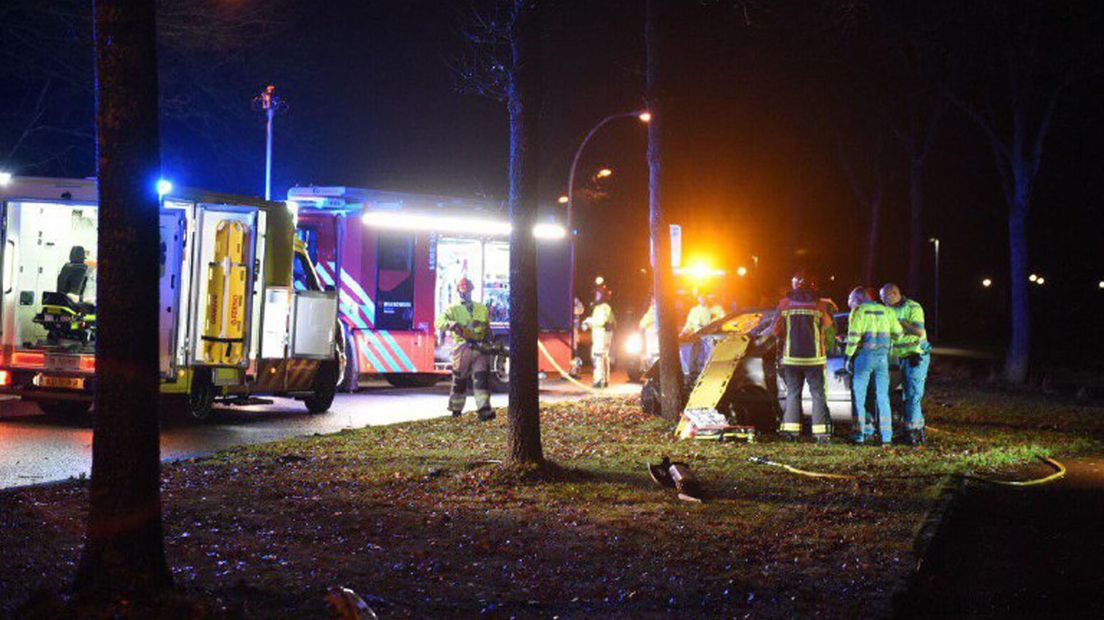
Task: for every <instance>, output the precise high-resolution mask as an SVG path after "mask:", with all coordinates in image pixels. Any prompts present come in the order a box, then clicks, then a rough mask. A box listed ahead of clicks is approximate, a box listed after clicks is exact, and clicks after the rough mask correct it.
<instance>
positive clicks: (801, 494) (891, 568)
mask: <svg viewBox="0 0 1104 620" xmlns="http://www.w3.org/2000/svg"><path fill="white" fill-rule="evenodd" d="M928 404H929V407H928V409H929V411H930V415H929V420H930V421H931V424H932V426H934V427H935V428H937V429H939V431H942V432H936V431H933V432H932V433H930V435H929V439H930V440H931V442H932V443H931V445H930V446H929V447H928V448H927V449H924V450H912V449H908V448H896V449H894V450H892V451H888V452H886V451H882V450H881V449H877V448H870V447H852V446H848V445H843V444H837V445H832V446H828V447H816V446H813V445H811V444H796V445H795V444H786V443H781V442H775V441H772V440H771V438H769V437H766V438H764V440H763V441H762V442H760V443H756V444H752V445H742V444H714V443H710V442H686V441H677V440H675V439H674V438H673V437H672V435H671V432H670V428H669V426H668V425H667V424H666V423H664V422H662V421H660V420H656V419H654V418H650V417H648V416H646V415H645V414H643V412H641V411H640V408H639V407H638V405H637V404H636V403H635V402H634V401H630V400H610V399H606V400H588V401H583V402H577V403H567V404H558V405H550V406H547V407H545V409H544V410H543V412H542V419H543V434H544V447H545V454H546V456H547V458H548V459H549V461H550V462H551V463H553V466H552V467H550V468H547V469H543V470H539V471H517V470H513V469H508V468H504V467H501V466H500V465H498V464H496V463H494V462H492V461H493V460H494V459H499V458H502V455H503V454H505V437H504V432H503V426H504V425H505V421H504V420H503V419H502V418H503V417H504V416H501V415H500V416H499V419H498V420H497V421H495V422H492V423H488V424H480V423H477V422H475V421H474V419H473V417H471V416H465V417H464V418H462V419H459V420H456V419H450V418H446V419H437V420H429V421H423V422H414V423H408V424H401V425H395V426H389V427H373V428H367V429H363V430H357V431H345V432H342V433H338V434H336V435H331V436H326V437H312V438H303V439H295V440H288V441H281V442H276V443H271V444H264V445H259V446H251V447H243V448H239V449H235V450H230V451H227V452H221V453H218V454H214V455H211V456H208V457H204V458H200V459H195V460H193V461H190V462H183V463H175V464H170V465H167V466H166V467H165V476H164V478H165V480H164V500H165V521H166V546H167V548H168V553H169V558H170V562H171V564H172V566H173V571H174V573H175V576H176V581H177V583H178V584H179V585H180V586H181V588H182V589H183V590H184V591H185V592H190V593H193V594H194V596H195V597H197V598H199V599H201V600H204V601H207V603H208V604H209V609H211V610H214V611H213V612H212V613H213V614H214V615H216V616H217V615H226V616H250V617H252V616H256V617H319V616H325V614H326V607H325V603H324V601H323V597H324V593H325V589H326V588H327V587H328V586H331V585H336V584H341V585H345V586H347V587H350V588H352V589H354V590H356V591H357V592H358V593H360V594H361V595H362V596H364V597H365V598H367V599H369V600H370V602H371V603H372V604H373V606H374V607H376V608H377V611H380V612H382V613H383V614H386V615H388V616H405V617H426V616H470V615H474V614H478V613H484V614H490V615H494V616H501V617H510V616H515V615H517V616H536V617H545V616H554V615H560V616H567V617H579V616H603V617H626V618H627V617H639V616H642V615H643V616H658V615H669V614H675V615H685V616H694V615H710V616H716V615H728V616H731V615H736V614H739V615H744V614H747V613H750V614H752V615H755V616H771V617H792V616H795V615H798V616H808V615H824V614H828V615H833V616H834V615H860V614H861V615H863V616H871V615H872V616H886V615H888V614H889V613H890V600H889V599H890V596H891V595H892V593H893V591H894V589H895V588H896V587H897V586H898V585H899V583H900V580H901V579H902V578H903V577H904V576H905V575H906V574H907V573H908V571H909V570H910V569H911V567H912V566H914V565H915V560H916V558H915V557H913V555H912V553H913V552H912V546H911V545H912V537H913V533H914V531H915V529H916V527H917V525H918V524H919V523H920V521H921V519H922V518H923V515H924V514H925V512H926V511H927V509H928V508H929V507H930V506H931V505H932V502H933V501H934V493H935V489H936V487H937V486H938V484H939V483H940V482H941V480H942V479H943V478H941V476H944V475H947V474H961V473H965V472H967V471H971V472H975V473H980V474H990V475H1000V476H1009V477H1014V476H1018V475H1031V474H1032V473H1033V472H1034V471H1035V467H1036V466H1035V465H1033V463H1034V462H1035V461H1036V459H1037V458H1038V457H1039V456H1044V455H1053V456H1057V457H1059V458H1061V457H1063V456H1072V455H1079V454H1090V453H1099V452H1101V451H1102V450H1101V443H1100V437H1101V432H1102V431H1104V424H1102V423H1101V419H1100V416H1099V415H1098V413H1097V412H1096V411H1094V410H1091V409H1087V408H1080V407H1076V406H1072V405H1060V406H1055V405H1054V404H1053V403H1051V404H1047V403H1046V401H1043V400H1040V399H1039V398H1037V397H1035V396H1032V395H1028V394H1019V393H996V392H987V391H979V390H965V389H957V388H949V387H945V386H939V385H935V386H932V390H931V395H930V398H929V402H928ZM846 430H847V429H838V432H839V433H840V434H845V432H846ZM663 455H669V456H671V457H672V458H673V459H677V460H684V461H687V462H689V463H690V464H691V466H692V467H693V468H694V470H695V471H696V473H697V474H698V476H699V478H700V479H701V481H702V484H703V487H704V489H705V493H706V497H707V502H706V503H705V504H701V505H691V504H686V503H683V502H680V501H678V500H677V499H676V498H675V495H674V493H672V492H669V491H667V490H665V489H661V488H659V487H656V486H655V485H654V484H653V483H652V482H651V481H650V479H649V478H648V475H647V472H646V470H645V468H644V465H645V463H648V462H656V461H658V460H659V459H660V458H661V457H662V456H663ZM753 455H755V456H765V457H767V458H769V459H772V460H775V461H780V462H785V463H788V464H791V465H794V466H797V467H800V468H803V469H810V470H818V471H830V472H837V473H849V474H859V475H861V476H862V478H861V479H860V480H857V481H830V480H819V479H810V478H804V477H798V476H793V475H791V474H788V473H785V472H782V471H780V470H778V469H775V468H769V467H764V466H759V465H753V464H751V463H749V462H748V457H750V456H753ZM85 501H86V490H85V486H84V485H83V484H81V483H73V484H68V485H61V486H54V487H45V488H39V489H30V490H20V491H15V492H9V493H5V494H0V515H2V517H0V548H3V549H5V559H4V562H3V565H2V566H3V567H2V568H0V613H2V612H9V613H10V612H12V611H13V610H14V609H15V605H17V604H18V603H19V602H20V601H23V600H26V598H27V595H28V593H29V592H31V591H33V590H35V589H38V588H42V587H46V588H54V589H57V588H58V587H59V586H58V584H57V577H58V575H63V576H64V575H70V574H72V571H73V569H74V563H75V561H76V559H77V553H78V551H79V544H80V534H81V531H82V526H83V518H84V516H83V511H84V504H85ZM9 550H10V551H9Z"/></svg>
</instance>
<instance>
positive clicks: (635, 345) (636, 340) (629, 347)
mask: <svg viewBox="0 0 1104 620" xmlns="http://www.w3.org/2000/svg"><path fill="white" fill-rule="evenodd" d="M643 350H644V337H643V336H641V335H640V334H639V333H634V334H629V337H628V338H626V339H625V353H628V354H629V355H639V354H640V352H641V351H643Z"/></svg>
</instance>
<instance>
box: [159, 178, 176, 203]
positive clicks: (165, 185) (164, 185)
mask: <svg viewBox="0 0 1104 620" xmlns="http://www.w3.org/2000/svg"><path fill="white" fill-rule="evenodd" d="M171 191H173V184H172V181H169V180H168V179H158V180H157V197H158V198H164V197H165V194H168V193H169V192H171Z"/></svg>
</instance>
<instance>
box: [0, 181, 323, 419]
mask: <svg viewBox="0 0 1104 620" xmlns="http://www.w3.org/2000/svg"><path fill="white" fill-rule="evenodd" d="M0 181H2V182H0V221H2V224H3V227H2V231H0V244H2V252H0V261H2V262H0V392H3V393H7V394H14V395H17V396H20V397H22V398H23V399H24V400H30V401H34V402H35V403H37V404H38V406H39V407H40V408H41V409H42V410H43V411H44V412H46V413H50V414H56V415H67V416H80V415H83V414H86V413H87V412H88V411H89V408H90V407H91V404H92V397H93V392H94V390H95V381H96V379H95V368H96V327H95V303H96V257H97V249H96V246H97V227H98V217H97V188H96V181H95V180H94V179H48V178H30V177H14V178H12V177H4V178H0ZM159 193H162V194H163V195H162V198H161V203H160V237H161V253H160V265H159V267H158V268H159V270H160V287H159V290H158V291H150V294H151V295H158V298H159V300H160V307H159V322H158V326H159V327H158V339H159V342H160V372H161V381H162V383H161V391H162V393H163V394H165V395H168V396H171V397H176V398H178V399H179V400H181V401H183V402H185V403H186V405H187V408H186V410H187V412H188V414H189V415H190V416H192V417H194V418H197V419H205V418H207V417H208V416H210V414H211V412H212V406H213V405H214V403H215V402H216V401H220V402H222V403H225V404H229V405H246V404H260V403H263V402H268V401H265V400H263V399H260V398H258V396H260V395H278V396H290V397H294V398H297V399H299V400H302V401H303V402H304V403H305V405H306V407H307V409H308V410H309V411H311V412H312V413H319V412H322V411H325V410H327V409H328V408H329V406H330V403H331V402H332V401H333V398H334V393H335V391H336V384H337V382H338V380H339V378H340V376H341V373H342V372H343V357H344V347H343V345H342V344H341V343H340V342H339V341H338V338H340V336H341V332H340V330H338V329H337V293H336V292H334V291H327V290H325V288H324V287H323V286H322V285H321V283H320V281H319V279H318V276H317V273H316V271H315V269H314V266H313V265H312V264H311V262H310V258H309V255H308V254H307V249H306V247H305V246H304V245H303V243H302V241H301V240H299V239H298V238H297V237H296V235H295V212H294V210H292V209H289V208H288V205H286V204H285V203H282V202H267V201H264V200H261V199H259V198H252V197H243V196H231V195H224V194H217V193H212V192H206V191H202V190H195V189H180V190H178V191H170V190H169V186H168V185H167V184H165V183H164V182H162V183H161V184H159Z"/></svg>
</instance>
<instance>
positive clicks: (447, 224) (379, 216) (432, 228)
mask: <svg viewBox="0 0 1104 620" xmlns="http://www.w3.org/2000/svg"><path fill="white" fill-rule="evenodd" d="M361 221H362V222H364V225H365V226H368V227H370V228H380V229H384V230H405V231H426V232H437V233H453V234H461V235H479V236H486V237H505V236H508V235H509V234H510V230H511V229H512V227H511V226H510V223H509V222H503V221H502V220H492V219H487V218H479V217H460V216H442V215H428V214H424V213H395V212H394V211H386V212H385V211H369V212H367V213H365V214H364V215H363V216H362V217H361ZM533 236H534V237H536V238H538V239H562V238H564V237H565V236H567V229H565V228H564V227H563V226H560V225H559V224H552V223H542V224H537V225H536V226H534V227H533Z"/></svg>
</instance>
